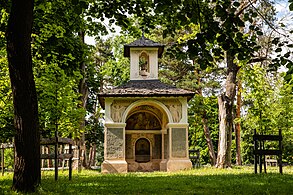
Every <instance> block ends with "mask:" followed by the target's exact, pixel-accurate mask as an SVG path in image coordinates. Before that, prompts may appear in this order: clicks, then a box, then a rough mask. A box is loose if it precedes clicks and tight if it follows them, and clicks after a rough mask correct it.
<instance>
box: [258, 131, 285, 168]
mask: <svg viewBox="0 0 293 195" xmlns="http://www.w3.org/2000/svg"><path fill="white" fill-rule="evenodd" d="M282 139H283V138H282V132H281V130H279V135H259V134H257V133H256V130H254V135H253V142H254V150H253V154H254V173H257V164H259V172H260V173H261V172H262V164H263V165H264V172H265V173H266V172H267V170H266V156H270V155H275V156H278V159H277V160H276V161H277V162H276V163H277V164H278V165H279V172H280V173H281V174H282V173H283V167H282ZM266 141H277V142H278V145H279V147H278V149H267V148H266V147H265V142H266ZM263 157H264V158H263ZM274 162H275V161H274Z"/></svg>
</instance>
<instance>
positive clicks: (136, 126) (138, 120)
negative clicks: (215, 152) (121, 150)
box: [125, 102, 168, 171]
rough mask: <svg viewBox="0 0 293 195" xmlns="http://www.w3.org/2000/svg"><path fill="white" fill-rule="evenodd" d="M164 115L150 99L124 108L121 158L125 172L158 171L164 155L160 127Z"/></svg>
mask: <svg viewBox="0 0 293 195" xmlns="http://www.w3.org/2000/svg"><path fill="white" fill-rule="evenodd" d="M167 121H168V116H167V114H165V112H164V110H163V109H162V108H161V107H160V106H158V105H156V104H152V102H145V104H141V102H140V103H139V104H137V105H136V106H133V107H132V108H131V109H129V110H128V113H127V116H126V120H125V123H126V127H125V153H126V155H125V157H126V158H125V160H126V162H127V164H128V171H158V170H160V163H161V162H162V160H163V159H166V157H164V156H163V154H164V146H165V145H164V141H165V142H166V141H167V140H163V139H164V135H163V134H164V133H166V131H164V128H165V126H166V124H167Z"/></svg>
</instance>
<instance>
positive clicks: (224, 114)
mask: <svg viewBox="0 0 293 195" xmlns="http://www.w3.org/2000/svg"><path fill="white" fill-rule="evenodd" d="M233 60H234V57H233V56H232V55H231V54H230V53H229V52H227V54H226V63H227V79H226V86H225V88H226V92H225V93H223V94H221V95H220V96H219V97H218V105H219V123H220V129H219V143H218V144H219V145H218V156H217V164H216V167H218V168H227V167H231V143H232V127H233V114H232V110H233V103H234V102H233V101H234V98H235V95H236V92H235V90H236V76H237V72H238V70H239V67H238V66H237V65H236V64H235V63H234V62H233Z"/></svg>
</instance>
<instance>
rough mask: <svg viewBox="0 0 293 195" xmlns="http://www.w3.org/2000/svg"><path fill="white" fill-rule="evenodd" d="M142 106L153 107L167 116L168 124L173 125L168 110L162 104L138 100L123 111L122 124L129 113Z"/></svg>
mask: <svg viewBox="0 0 293 195" xmlns="http://www.w3.org/2000/svg"><path fill="white" fill-rule="evenodd" d="M143 105H150V106H155V107H156V108H158V109H159V110H161V111H162V112H163V114H165V115H166V116H167V119H168V123H173V117H172V115H171V113H170V111H169V109H168V108H167V107H166V106H165V105H164V104H163V103H162V102H159V101H157V100H138V101H135V102H133V103H132V104H130V105H129V106H128V107H127V108H126V110H125V111H124V113H123V115H122V123H126V120H127V116H128V115H129V114H130V113H131V111H132V109H134V108H135V107H138V106H143Z"/></svg>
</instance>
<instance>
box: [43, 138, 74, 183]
mask: <svg viewBox="0 0 293 195" xmlns="http://www.w3.org/2000/svg"><path fill="white" fill-rule="evenodd" d="M73 144H74V141H73V140H72V139H70V138H61V137H54V138H42V139H41V140H40V145H41V146H48V145H53V146H54V147H55V150H54V153H51V154H41V156H40V158H41V159H54V161H55V180H56V181H57V180H58V160H59V159H61V160H64V159H69V163H68V164H69V165H68V167H69V180H71V178H72V158H73V149H72V145H73ZM59 145H69V151H68V153H63V154H59V152H58V148H59Z"/></svg>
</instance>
